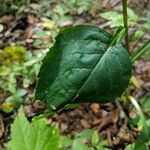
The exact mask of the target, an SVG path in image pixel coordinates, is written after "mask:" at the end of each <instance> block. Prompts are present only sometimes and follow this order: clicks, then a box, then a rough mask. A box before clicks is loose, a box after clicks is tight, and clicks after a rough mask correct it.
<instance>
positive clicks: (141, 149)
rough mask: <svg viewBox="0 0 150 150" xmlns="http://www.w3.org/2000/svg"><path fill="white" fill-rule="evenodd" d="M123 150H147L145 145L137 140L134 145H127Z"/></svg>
mask: <svg viewBox="0 0 150 150" xmlns="http://www.w3.org/2000/svg"><path fill="white" fill-rule="evenodd" d="M125 150H148V148H147V146H146V144H145V143H143V142H141V141H138V140H137V141H136V142H135V143H133V144H129V145H127V146H126V148H125Z"/></svg>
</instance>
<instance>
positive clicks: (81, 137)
mask: <svg viewBox="0 0 150 150" xmlns="http://www.w3.org/2000/svg"><path fill="white" fill-rule="evenodd" d="M107 144H108V142H107V141H106V140H103V139H102V138H101V137H100V135H99V133H98V132H97V131H94V130H92V129H85V130H83V131H81V132H80V133H78V134H76V135H75V137H74V138H73V139H72V138H69V137H67V136H63V135H60V133H59V129H58V128H57V127H56V125H55V126H54V125H48V121H47V119H45V118H42V119H41V118H40V119H34V118H33V119H32V121H31V122H29V121H28V120H27V118H26V117H25V114H24V111H23V108H22V107H21V108H20V109H19V112H18V115H17V116H16V118H15V120H14V123H13V124H12V125H11V140H10V141H9V142H8V143H7V144H5V146H6V147H7V149H8V150H20V148H21V149H22V150H66V149H71V150H107V148H105V146H106V145H107Z"/></svg>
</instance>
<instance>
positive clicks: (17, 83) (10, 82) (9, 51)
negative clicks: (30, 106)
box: [0, 45, 42, 112]
mask: <svg viewBox="0 0 150 150" xmlns="http://www.w3.org/2000/svg"><path fill="white" fill-rule="evenodd" d="M0 56H1V57H0V60H1V61H0V81H1V87H0V89H1V90H2V91H4V92H5V93H7V98H6V99H5V100H4V103H3V104H2V109H3V110H4V111H5V112H10V111H12V110H13V108H14V107H18V106H20V104H22V103H24V102H25V101H27V97H25V95H26V94H27V92H28V91H27V88H28V87H29V85H30V84H32V83H33V81H35V79H36V74H37V73H38V71H39V68H40V60H41V58H42V54H41V53H39V52H37V53H31V52H30V51H27V50H26V49H25V48H24V47H22V46H18V45H14V46H7V47H5V48H4V50H3V51H1V53H0ZM18 79H19V80H18Z"/></svg>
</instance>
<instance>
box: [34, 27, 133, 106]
mask: <svg viewBox="0 0 150 150" xmlns="http://www.w3.org/2000/svg"><path fill="white" fill-rule="evenodd" d="M110 43H111V35H110V34H109V33H107V32H106V31H104V30H103V29H101V28H98V27H95V26H89V25H79V26H75V27H69V28H66V29H64V30H62V31H61V32H60V33H59V35H58V36H57V37H56V42H55V44H54V46H53V47H52V48H51V49H50V51H49V52H48V53H47V55H46V56H45V58H44V59H43V63H42V66H41V69H40V72H39V74H38V78H39V80H38V84H37V87H36V93H35V99H39V100H42V101H44V102H45V103H47V105H48V106H49V108H54V109H55V108H56V109H58V108H61V107H63V106H65V105H66V104H68V103H80V102H84V103H85V102H101V103H102V102H110V101H113V100H114V99H115V98H116V97H118V96H121V94H122V93H123V91H124V90H125V88H126V87H127V85H128V83H129V80H130V77H131V62H130V59H129V55H128V53H127V51H126V50H125V49H124V47H123V46H122V45H121V44H117V45H114V46H112V47H111V46H110V47H109V45H110Z"/></svg>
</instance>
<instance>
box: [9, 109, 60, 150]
mask: <svg viewBox="0 0 150 150" xmlns="http://www.w3.org/2000/svg"><path fill="white" fill-rule="evenodd" d="M59 137H60V135H59V131H58V129H56V128H55V127H54V126H51V127H50V126H48V125H47V123H46V119H45V118H42V119H39V120H35V121H33V122H31V123H29V121H28V120H27V119H26V117H25V114H24V113H23V111H22V109H20V110H19V114H18V116H17V117H16V118H15V121H14V123H13V124H12V125H11V140H10V141H9V142H8V143H7V145H6V146H7V148H8V150H58V145H59Z"/></svg>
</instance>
